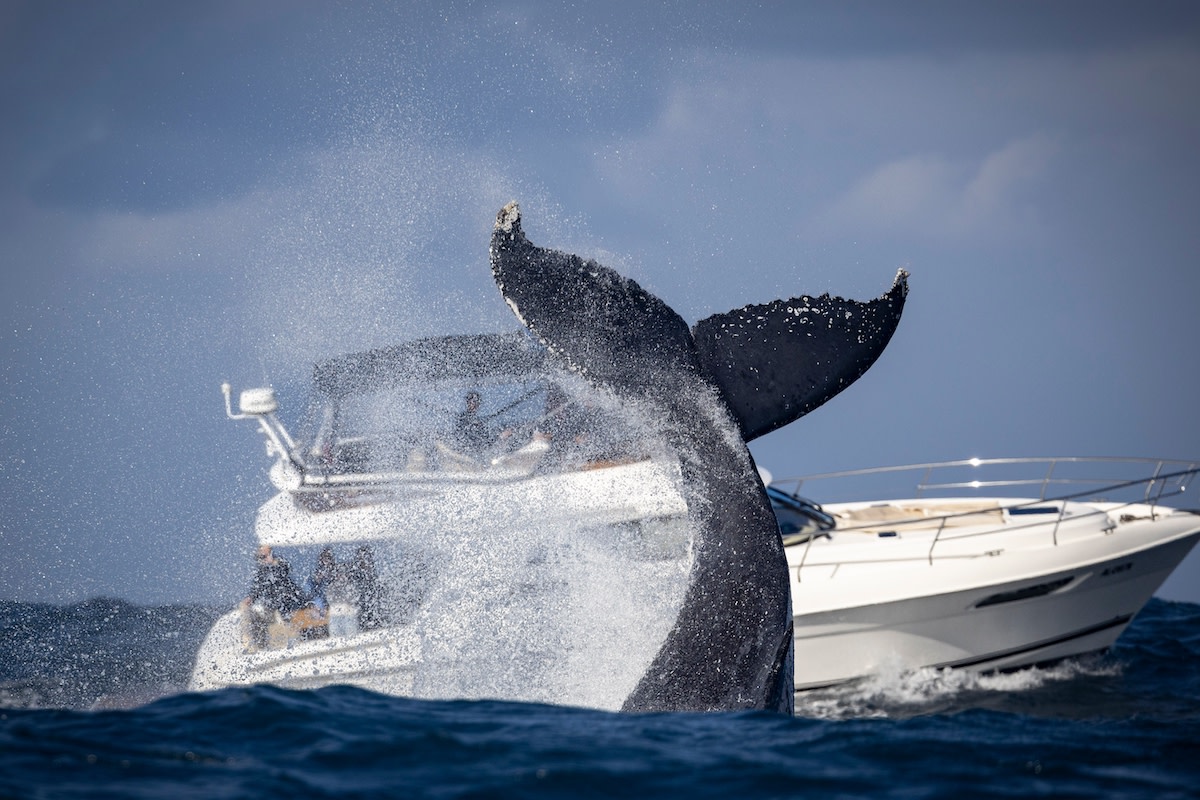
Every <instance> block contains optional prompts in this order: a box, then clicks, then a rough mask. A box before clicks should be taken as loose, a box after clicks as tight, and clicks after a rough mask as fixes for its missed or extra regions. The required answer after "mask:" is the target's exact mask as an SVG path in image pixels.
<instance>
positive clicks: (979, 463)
mask: <svg viewBox="0 0 1200 800" xmlns="http://www.w3.org/2000/svg"><path fill="white" fill-rule="evenodd" d="M1084 464H1107V465H1114V467H1115V466H1124V467H1127V468H1128V467H1137V466H1143V465H1144V466H1146V467H1147V468H1148V469H1147V471H1148V472H1149V474H1148V475H1145V474H1144V475H1142V476H1140V477H1135V478H1117V477H1116V476H1115V475H1114V476H1113V477H1095V476H1091V475H1087V476H1071V475H1066V476H1064V475H1063V474H1062V468H1064V467H1065V466H1066V465H1084ZM1012 465H1016V466H1024V465H1030V466H1034V465H1045V466H1046V469H1045V471H1044V473H1043V474H1042V475H1041V477H1036V478H1020V477H1018V478H1009V479H1004V480H967V481H963V480H956V481H940V482H934V478H935V476H936V474H937V473H938V472H942V471H948V470H951V469H962V468H972V469H974V468H980V467H989V466H1012ZM1167 470H1169V471H1167ZM904 472H914V473H915V472H920V473H923V474H922V476H921V477H920V478H919V479H918V480H917V482H916V487H915V489H916V492H915V494H912V495H907V497H910V498H912V499H920V498H922V497H925V496H926V494H925V493H926V492H929V491H933V490H942V491H947V490H953V491H959V492H962V491H966V490H970V491H971V492H975V491H977V490H985V489H986V490H995V489H997V488H1006V487H1007V488H1015V487H1020V486H1039V487H1040V489H1039V491H1038V496H1037V498H1036V499H1032V500H1031V499H1029V497H1028V495H1026V496H1025V497H1023V498H1014V502H1013V503H1012V504H1001V506H1000V508H1001V509H1003V510H1005V511H1009V512H1011V511H1012V510H1017V511H1018V513H1019V510H1020V509H1021V508H1027V507H1032V506H1037V505H1041V504H1045V503H1059V508H1058V514H1057V516H1056V519H1055V522H1054V528H1053V531H1052V537H1053V543H1054V545H1055V546H1057V545H1058V532H1059V528H1060V526H1061V525H1062V524H1063V521H1064V518H1065V517H1066V513H1067V502H1069V501H1078V500H1081V499H1083V498H1089V499H1092V500H1096V499H1097V498H1096V495H1097V493H1108V494H1114V493H1118V492H1121V491H1123V490H1127V489H1130V488H1133V487H1137V486H1143V485H1144V486H1145V489H1144V491H1142V492H1141V497H1140V499H1138V500H1107V501H1105V502H1113V503H1115V504H1116V508H1118V509H1119V508H1122V507H1124V506H1131V505H1137V504H1143V505H1149V506H1150V509H1151V510H1150V513H1151V515H1152V517H1153V516H1155V515H1156V514H1157V508H1158V506H1159V505H1160V504H1161V503H1162V501H1163V500H1164V499H1166V498H1169V497H1177V496H1179V495H1182V494H1184V493H1185V492H1186V491H1187V488H1188V483H1189V481H1190V479H1191V478H1192V477H1193V476H1195V475H1197V474H1198V473H1200V462H1198V461H1185V460H1180V459H1161V458H1138V457H1120V456H1071V457H1034V458H990V459H982V458H970V459H959V460H953V461H940V462H926V463H918V464H904V465H895V466H883V467H867V468H861V469H852V470H839V471H835V472H825V473H816V474H811V475H805V476H801V477H795V478H780V479H777V480H773V481H772V482H771V485H772V486H775V487H779V488H781V489H782V490H783V491H785V492H786V491H788V489H787V488H786V487H792V488H791V490H790V493H791V494H799V491H800V487H801V486H802V485H804V484H805V483H806V482H807V483H815V482H818V481H827V480H833V479H844V478H854V477H866V476H872V475H885V474H895V473H904ZM1065 486H1083V487H1087V488H1083V489H1080V490H1079V491H1075V492H1067V493H1064V494H1055V495H1054V496H1049V495H1050V489H1051V487H1065ZM1097 487H1099V488H1097ZM809 494H810V495H811V494H813V493H812V492H809ZM817 494H818V497H817V499H818V500H821V499H822V498H820V497H819V493H817ZM970 496H972V495H971V494H969V493H968V494H965V495H964V494H959V495H953V496H952V497H955V498H962V497H970ZM988 496H989V498H993V497H994V498H996V499H1000V500H1003V499H1004V497H1005V496H1004V495H1000V496H997V495H988ZM887 499H888V498H884V497H876V496H874V495H872V496H865V497H859V498H856V500H857V501H874V500H878V501H879V502H886V501H887ZM894 499H905V498H904V497H896V498H894ZM854 501H855V500H842V499H839V500H837V501H832V500H826V502H854ZM1076 511H1078V509H1076ZM973 513H977V512H976V511H975V510H970V511H964V512H959V513H953V514H944V515H940V516H934V517H920V518H914V519H907V520H905V519H900V520H890V521H889V522H888V525H889V526H890V527H903V526H905V525H917V524H920V525H930V524H931V523H934V522H937V523H938V527H937V531H936V533H935V534H934V536H933V540H932V542H931V543H930V547H929V551H928V553H927V556H926V557H927V558H928V560H929V563H931V564H932V563H933V557H934V549H935V548H936V546H937V544H938V543H939V542H940V541H941V539H942V533H943V531H945V529H946V527H947V525H948V523H949V522H950V521H951V520H953V519H954V518H955V517H964V516H967V515H970V514H973ZM1092 513H1094V514H1104V513H1106V512H1104V511H1101V510H1099V509H1097V510H1095V511H1094V512H1092ZM1085 516H1090V514H1082V515H1079V514H1077V515H1076V516H1074V517H1073V518H1074V519H1082V518H1084V517H1085ZM1045 523H1046V520H1044V519H1040V520H1031V521H1030V522H1028V523H1025V524H1019V525H1013V524H1011V523H1010V524H1008V525H1007V526H1006V530H1009V531H1011V530H1018V529H1021V528H1024V527H1032V526H1037V525H1043V524H1045ZM875 526H876V525H875V524H874V523H872V524H863V525H854V526H848V527H847V526H839V529H840V530H842V531H853V530H856V529H864V528H871V527H875ZM993 533H994V531H990V530H989V531H981V532H977V533H967V534H964V536H963V538H970V537H973V536H987V535H992V534H993ZM812 542H813V540H812V539H810V540H809V541H808V542H807V544H806V545H805V549H804V552H803V553H802V555H801V559H800V563H799V565H798V567H799V568H803V566H804V564H805V563H806V562H807V560H808V553H809V550H810V548H811V547H812Z"/></svg>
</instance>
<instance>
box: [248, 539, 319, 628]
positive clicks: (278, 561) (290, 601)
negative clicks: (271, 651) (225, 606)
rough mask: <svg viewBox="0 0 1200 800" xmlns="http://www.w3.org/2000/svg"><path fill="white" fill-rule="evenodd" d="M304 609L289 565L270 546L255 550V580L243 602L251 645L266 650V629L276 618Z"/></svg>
mask: <svg viewBox="0 0 1200 800" xmlns="http://www.w3.org/2000/svg"><path fill="white" fill-rule="evenodd" d="M302 606H304V593H303V592H301V591H300V587H299V586H298V585H297V584H296V582H295V581H294V580H292V570H291V566H290V565H289V564H288V562H287V561H286V560H284V559H283V558H280V557H277V556H276V555H275V554H274V552H273V551H272V550H271V548H270V547H267V546H265V545H264V546H263V547H260V548H258V552H257V553H256V554H255V564H254V577H253V579H252V580H251V583H250V593H249V594H248V595H247V596H246V599H245V600H243V601H242V607H243V609H245V611H246V612H247V613H248V615H249V619H250V634H251V637H252V639H253V640H254V644H255V645H256V646H258V647H266V645H267V641H268V638H269V636H268V628H269V626H270V624H271V622H273V621H274V620H275V615H276V613H278V615H279V617H280V618H281V619H283V620H287V619H288V617H290V616H291V615H292V614H293V613H295V612H296V610H297V609H299V608H301V607H302Z"/></svg>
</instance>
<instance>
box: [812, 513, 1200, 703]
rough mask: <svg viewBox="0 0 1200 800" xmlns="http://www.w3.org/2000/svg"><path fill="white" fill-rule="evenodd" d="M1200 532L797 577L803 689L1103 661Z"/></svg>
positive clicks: (1199, 520) (1098, 534)
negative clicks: (930, 673) (911, 675)
mask: <svg viewBox="0 0 1200 800" xmlns="http://www.w3.org/2000/svg"><path fill="white" fill-rule="evenodd" d="M827 508H828V507H827ZM1198 528H1200V517H1197V516H1195V515H1191V514H1186V513H1176V514H1173V515H1171V516H1170V517H1168V518H1163V519H1159V520H1157V521H1153V522H1151V521H1145V522H1140V523H1131V524H1129V525H1126V526H1122V527H1119V528H1117V529H1115V530H1113V529H1109V530H1108V532H1107V533H1106V532H1105V531H1104V530H1103V526H1101V527H1100V528H1098V529H1097V530H1096V531H1095V532H1094V534H1093V535H1090V536H1088V535H1081V536H1080V538H1078V539H1075V540H1070V539H1069V537H1067V538H1068V541H1066V542H1063V543H1060V544H1058V545H1050V546H1047V547H1044V548H1042V550H1041V551H1040V552H1039V551H1037V550H1026V551H1020V550H1016V549H1014V550H1003V549H1001V550H1000V551H990V552H989V551H986V550H981V551H980V552H979V553H978V554H977V555H976V556H974V557H970V556H965V557H960V558H946V559H937V558H934V559H932V560H928V559H926V560H913V561H907V562H890V563H887V564H886V567H885V566H882V565H881V564H879V563H874V564H862V563H860V564H854V563H843V564H841V565H838V566H837V567H835V568H834V569H833V570H832V571H829V570H828V567H827V565H826V566H815V565H814V566H813V567H808V566H805V567H802V568H794V569H793V570H792V598H793V609H794V610H795V612H796V613H795V617H794V633H795V643H796V689H797V691H803V690H807V689H814V688H820V687H826V686H831V685H835V684H838V683H843V682H847V681H852V680H855V679H860V678H864V677H867V676H870V675H874V674H879V673H894V672H904V671H910V670H916V669H920V668H926V667H933V668H947V667H953V668H958V669H972V670H979V671H992V670H1008V669H1015V668H1019V667H1026V666H1032V665H1037V664H1043V663H1047V662H1052V661H1056V660H1059V659H1062V658H1066V657H1070V656H1077V655H1082V654H1085V653H1091V652H1095V651H1099V650H1104V649H1106V648H1108V647H1110V646H1111V645H1112V644H1113V643H1114V642H1115V641H1116V640H1117V638H1118V637H1119V636H1120V635H1121V633H1122V632H1123V631H1124V630H1125V628H1126V627H1127V626H1128V625H1129V623H1130V622H1131V621H1132V619H1133V617H1134V616H1135V615H1136V614H1137V612H1138V611H1139V610H1140V609H1141V608H1142V607H1143V606H1144V605H1145V603H1146V602H1147V601H1148V600H1149V599H1150V597H1151V596H1152V595H1153V594H1154V592H1155V591H1156V590H1157V589H1158V587H1159V586H1161V585H1162V583H1163V581H1164V580H1166V578H1167V576H1168V575H1170V573H1171V571H1172V570H1173V569H1174V568H1175V567H1176V566H1177V565H1178V564H1179V562H1180V561H1182V560H1183V558H1184V557H1185V556H1186V555H1187V554H1188V552H1189V551H1190V550H1191V549H1192V547H1193V546H1194V545H1195V544H1196V541H1197V539H1198V538H1200V530H1198ZM1030 532H1031V533H1034V532H1036V531H1035V530H1031V531H1030ZM1043 533H1044V532H1043ZM1119 537H1124V538H1125V541H1124V542H1121V540H1120V538H1119ZM983 538H985V539H986V537H983ZM875 544H876V545H885V546H886V543H875ZM814 549H816V547H814ZM810 556H811V554H810ZM856 566H857V567H860V569H859V570H857V571H856V569H855V567H856ZM820 570H825V573H824V577H817V575H818V574H820V572H819V571H820ZM806 571H809V572H811V573H812V574H809V575H807V577H806V579H804V580H797V575H798V574H799V575H804V574H805V572H806ZM986 573H991V575H992V579H991V580H990V581H989V580H982V578H983V576H984V575H985V574H986ZM833 584H837V586H836V587H834V586H833ZM962 587H966V588H962ZM872 598H874V599H876V602H871V599H872Z"/></svg>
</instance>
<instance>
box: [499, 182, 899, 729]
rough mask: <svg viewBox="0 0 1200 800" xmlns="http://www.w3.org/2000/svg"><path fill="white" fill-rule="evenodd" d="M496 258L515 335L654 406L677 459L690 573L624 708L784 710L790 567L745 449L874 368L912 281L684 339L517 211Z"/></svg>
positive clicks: (752, 316) (647, 301) (665, 317)
mask: <svg viewBox="0 0 1200 800" xmlns="http://www.w3.org/2000/svg"><path fill="white" fill-rule="evenodd" d="M490 251H491V264H492V273H493V277H494V278H495V281H496V285H497V287H498V288H499V289H500V291H501V293H502V294H503V296H504V299H505V301H506V302H507V303H508V305H509V306H510V307H511V308H512V310H513V312H514V313H515V314H516V316H517V318H518V319H519V320H520V321H521V323H522V324H523V325H525V327H526V328H528V329H529V331H530V332H531V333H532V334H533V335H534V336H535V337H536V338H537V339H538V340H539V341H541V343H542V344H543V345H544V346H545V347H546V348H547V349H548V350H550V351H551V352H552V353H555V354H557V356H558V357H559V358H561V359H562V360H563V361H564V362H565V363H566V364H567V365H568V366H569V367H571V368H572V369H574V370H577V371H578V372H579V373H580V374H582V375H583V377H584V378H585V379H586V380H588V381H589V382H591V383H593V384H595V385H597V386H601V387H604V388H606V389H608V390H610V391H612V392H613V393H614V394H615V395H616V396H617V397H618V398H622V399H627V400H628V401H629V402H631V403H639V404H643V405H648V406H650V407H651V408H653V409H654V410H655V411H656V412H657V415H658V417H659V418H660V419H661V420H662V425H663V429H664V432H665V434H666V436H667V438H668V439H669V441H670V442H671V444H672V445H673V447H674V449H675V451H676V452H677V453H678V455H679V459H680V468H681V473H682V477H683V487H684V497H685V499H686V500H687V504H688V518H689V526H690V528H691V534H692V541H693V556H694V557H693V562H692V567H691V574H690V575H689V581H688V586H687V590H686V593H685V596H684V598H683V602H682V605H681V607H680V610H679V613H678V616H677V617H676V619H675V623H674V626H673V627H672V628H671V630H670V632H669V633H668V634H667V636H666V638H665V640H664V641H663V643H662V645H661V646H660V648H659V650H658V652H657V654H656V655H655V657H654V659H653V661H652V662H651V664H650V666H649V668H648V669H647V670H646V672H645V673H644V674H643V675H642V676H641V678H640V680H639V681H638V683H637V685H636V686H635V687H634V689H633V690H632V691H631V692H630V694H629V695H628V697H626V698H625V700H624V703H623V706H622V708H623V710H625V711H639V712H644V711H714V710H738V709H762V710H771V711H780V712H785V713H791V711H792V706H793V678H794V675H793V662H792V650H793V639H792V612H791V603H790V591H789V588H788V587H789V580H788V567H787V560H786V558H785V556H784V550H783V542H782V539H781V537H780V534H779V528H778V525H777V523H776V519H775V516H774V513H773V512H772V510H771V505H770V501H769V499H768V497H767V494H766V491H765V489H764V487H763V485H762V482H761V479H760V478H759V475H758V472H757V469H756V467H755V464H754V460H753V458H752V457H751V455H750V451H749V450H748V449H747V447H746V443H747V442H748V441H750V440H752V439H753V438H755V437H757V436H761V435H762V434H764V433H767V432H769V431H772V430H775V429H777V428H779V427H781V426H783V425H786V424H788V423H789V422H791V421H793V420H795V419H797V418H799V417H800V416H802V415H803V414H805V413H807V412H808V411H811V410H812V409H814V408H816V407H818V406H820V405H821V404H822V403H824V402H826V401H827V400H829V399H830V398H831V397H833V396H834V395H836V394H837V393H838V392H840V391H841V390H842V389H844V388H846V386H849V385H850V384H851V383H853V382H854V380H856V379H857V378H858V377H859V376H861V375H862V374H863V373H864V372H865V371H866V370H867V368H869V367H870V365H871V364H872V363H874V361H875V360H876V359H877V358H878V357H879V355H880V353H882V352H883V349H884V348H885V347H886V345H887V343H888V341H889V340H890V339H891V336H892V333H893V332H894V331H895V329H896V326H897V324H898V323H899V320H900V315H901V312H902V311H903V307H904V300H905V297H906V295H907V281H906V278H907V274H906V273H905V272H904V271H903V270H901V271H900V272H899V273H898V274H897V276H896V279H895V281H894V282H893V285H892V287H891V289H890V290H889V291H888V292H887V293H886V294H885V295H883V296H882V297H880V298H877V299H875V300H872V301H869V302H865V303H863V302H857V301H853V300H844V299H842V298H836V297H830V296H829V295H822V296H821V297H818V298H813V297H807V296H805V297H799V298H794V299H791V300H777V301H775V302H773V303H769V304H765V305H753V306H746V307H744V308H740V309H736V310H734V311H730V312H726V313H723V314H717V315H714V316H712V317H709V318H707V319H705V320H702V321H701V322H699V323H697V324H696V325H695V326H694V327H690V326H689V325H688V324H687V323H686V322H685V321H684V320H683V319H682V318H681V317H680V316H679V314H677V313H676V312H675V311H674V310H673V309H671V308H670V306H668V305H667V304H666V303H665V302H663V301H662V300H661V299H659V298H658V297H656V296H654V295H653V294H651V293H650V292H648V291H646V290H645V289H643V288H642V287H641V286H639V285H638V284H637V283H636V282H635V281H633V280H630V279H628V278H626V277H624V276H622V275H620V274H618V273H617V272H616V271H614V270H612V269H609V268H608V267H604V266H602V265H600V264H597V263H596V262H595V261H590V260H584V259H582V258H580V257H579V256H576V255H572V254H569V253H564V252H560V251H557V250H552V249H547V248H542V247H538V246H536V245H534V244H532V243H531V242H530V241H529V240H528V239H527V238H526V236H525V234H524V232H523V230H522V227H521V217H520V210H519V208H518V206H517V204H516V203H510V204H508V205H507V206H505V207H504V208H503V209H501V211H500V213H499V215H498V216H497V220H496V225H495V228H494V230H493V234H492V240H491V248H490Z"/></svg>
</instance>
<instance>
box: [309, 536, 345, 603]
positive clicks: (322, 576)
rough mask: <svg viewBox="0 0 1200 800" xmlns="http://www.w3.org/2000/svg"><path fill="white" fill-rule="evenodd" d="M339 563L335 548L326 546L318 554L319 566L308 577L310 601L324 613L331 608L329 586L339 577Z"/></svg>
mask: <svg viewBox="0 0 1200 800" xmlns="http://www.w3.org/2000/svg"><path fill="white" fill-rule="evenodd" d="M338 572H339V570H338V563H337V560H336V559H335V558H334V557H333V548H332V547H329V546H325V547H323V548H321V552H320V553H318V554H317V566H316V569H314V570H313V574H312V575H311V576H309V579H308V587H307V588H308V602H309V603H311V604H312V605H313V606H314V607H316V609H317V610H318V611H319V612H320V613H322V614H324V613H326V612H327V611H328V610H329V597H328V593H329V588H330V587H331V586H332V585H333V584H334V582H335V581H337V579H338Z"/></svg>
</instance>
